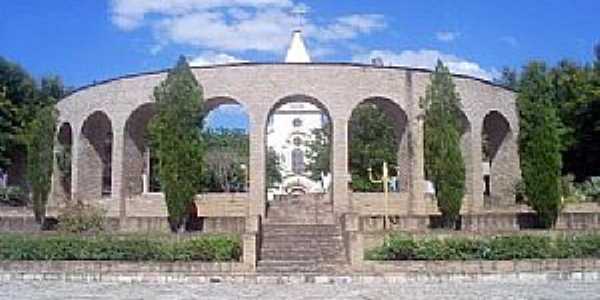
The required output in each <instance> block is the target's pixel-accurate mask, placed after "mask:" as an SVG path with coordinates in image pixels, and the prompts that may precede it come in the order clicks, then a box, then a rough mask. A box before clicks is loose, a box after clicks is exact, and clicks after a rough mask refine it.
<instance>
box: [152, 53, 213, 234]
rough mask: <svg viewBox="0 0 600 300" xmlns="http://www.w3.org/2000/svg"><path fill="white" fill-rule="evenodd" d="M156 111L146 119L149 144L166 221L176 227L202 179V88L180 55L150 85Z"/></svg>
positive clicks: (179, 226) (181, 223) (180, 226)
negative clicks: (163, 76)
mask: <svg viewBox="0 0 600 300" xmlns="http://www.w3.org/2000/svg"><path fill="white" fill-rule="evenodd" d="M154 100H155V101H156V104H157V114H156V116H155V117H154V118H153V119H152V121H151V123H150V137H151V142H152V146H153V148H154V149H155V151H156V156H157V159H158V161H159V177H160V184H161V188H162V190H163V192H164V194H165V201H166V203H167V211H168V215H169V224H170V225H171V229H172V230H173V231H178V230H180V228H182V225H183V224H184V222H185V221H186V219H187V216H188V210H189V209H190V207H191V205H192V203H193V199H194V196H195V195H196V193H197V192H198V187H199V186H200V184H201V182H202V167H203V159H202V158H203V150H204V147H203V143H202V139H201V136H200V132H199V131H198V127H197V126H198V124H199V123H200V124H202V123H203V122H202V118H201V119H200V122H198V116H202V113H203V111H202V109H203V92H202V87H201V86H200V85H199V84H198V82H197V81H196V78H195V77H194V74H192V71H191V70H190V67H189V65H188V63H187V61H186V59H185V58H184V57H183V56H182V57H180V59H179V61H178V62H177V65H176V66H175V67H174V68H173V69H171V70H170V71H169V74H168V75H167V78H166V79H165V80H164V81H163V82H161V83H160V84H159V85H158V86H157V87H155V88H154Z"/></svg>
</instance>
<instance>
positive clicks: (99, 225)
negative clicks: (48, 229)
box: [58, 203, 106, 233]
mask: <svg viewBox="0 0 600 300" xmlns="http://www.w3.org/2000/svg"><path fill="white" fill-rule="evenodd" d="M105 215H106V211H105V210H104V209H101V208H98V207H95V206H92V205H88V204H83V203H75V204H67V206H65V207H64V208H62V209H61V211H60V213H59V215H58V230H59V231H62V232H68V233H83V232H100V231H103V230H104V220H105Z"/></svg>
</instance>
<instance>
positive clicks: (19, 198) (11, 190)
mask: <svg viewBox="0 0 600 300" xmlns="http://www.w3.org/2000/svg"><path fill="white" fill-rule="evenodd" d="M0 203H2V204H6V205H10V206H26V205H27V193H25V191H24V190H23V189H22V188H20V187H18V186H7V187H0Z"/></svg>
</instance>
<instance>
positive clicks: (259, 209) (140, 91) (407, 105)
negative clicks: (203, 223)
mask: <svg viewBox="0 0 600 300" xmlns="http://www.w3.org/2000/svg"><path fill="white" fill-rule="evenodd" d="M193 72H194V74H195V75H196V77H197V78H198V81H199V82H200V83H201V84H202V85H203V87H204V91H205V98H206V99H207V100H208V101H209V102H211V101H213V102H214V101H218V102H219V103H220V102H223V101H224V100H223V99H225V100H227V101H229V102H231V101H235V102H237V103H240V104H241V105H242V106H244V108H245V109H246V111H247V112H248V115H249V133H250V134H249V135H250V153H251V154H250V166H249V170H250V174H249V175H250V176H249V180H250V191H249V195H248V199H249V201H248V206H247V210H246V212H245V215H250V216H252V215H264V213H265V199H266V195H265V189H264V186H265V178H264V174H265V142H266V138H265V126H266V123H267V118H268V115H269V112H270V111H271V110H272V108H273V107H276V106H277V105H279V104H281V102H282V99H289V98H290V97H292V96H297V95H302V96H306V97H310V98H313V99H316V100H317V101H318V102H319V104H320V105H321V106H322V107H323V108H325V109H326V110H327V112H328V113H329V115H330V116H331V120H332V124H333V134H332V137H333V138H332V139H333V152H332V171H333V185H332V186H333V191H332V194H333V200H334V211H335V212H336V214H338V215H341V214H343V213H346V212H349V211H351V210H353V209H354V208H353V207H358V206H360V205H358V206H357V205H353V204H352V199H353V198H354V197H353V196H352V193H351V191H350V190H349V187H348V182H349V180H350V174H349V170H348V120H349V118H350V116H351V113H352V110H353V109H354V108H355V107H356V106H357V105H358V104H359V103H361V102H363V101H365V100H366V99H373V98H378V99H386V101H390V102H391V103H393V104H395V105H396V106H397V107H398V108H399V109H401V110H402V111H403V112H405V113H406V117H407V120H406V121H407V123H406V124H407V126H406V130H405V134H403V138H402V143H401V149H402V152H403V153H409V154H410V156H409V159H407V158H406V157H403V156H400V158H401V159H400V162H401V163H402V164H406V166H403V167H405V168H403V172H406V174H409V175H404V174H403V176H405V177H407V178H409V182H408V184H407V188H408V191H407V193H408V195H409V200H408V205H407V206H406V207H403V208H402V209H405V210H406V212H407V213H408V214H412V215H426V214H428V212H427V205H428V204H427V202H426V201H425V199H424V196H423V184H422V181H423V179H424V174H423V153H422V152H423V142H422V139H423V132H422V126H423V121H422V116H423V111H422V109H421V108H420V107H419V105H418V101H419V98H420V97H422V96H424V94H425V89H426V87H427V85H428V84H429V72H427V71H423V70H413V69H405V68H391V67H390V68H387V67H374V66H370V65H349V64H238V65H229V66H215V67H202V68H194V70H193ZM165 75H166V74H165V73H164V72H159V73H149V74H141V75H136V76H130V77H124V78H120V79H115V80H111V81H107V82H104V83H100V84H97V85H94V86H90V87H87V88H83V89H80V90H79V91H77V92H75V93H73V94H72V95H70V96H68V97H66V98H65V99H63V100H62V101H60V102H59V103H58V105H57V107H58V109H59V111H60V118H61V120H62V121H68V122H69V123H70V124H72V126H73V132H74V138H73V141H74V147H73V149H74V151H73V182H74V183H76V184H74V185H73V187H72V189H73V195H74V197H79V198H82V197H92V196H94V195H96V194H98V193H97V190H94V189H95V188H96V189H97V185H98V183H97V182H98V181H97V180H96V179H97V178H96V177H95V176H94V175H93V172H94V171H93V170H95V169H94V168H95V167H97V166H96V165H97V164H96V163H93V162H94V160H90V156H89V153H93V152H91V151H89V148H90V147H89V142H88V140H87V139H85V138H83V137H82V128H83V124H84V121H85V120H86V119H87V118H88V117H89V116H90V115H91V114H92V113H93V112H95V111H103V112H104V113H105V114H106V115H107V116H108V119H109V120H110V123H111V125H112V131H113V133H114V140H113V152H112V195H111V196H112V199H113V200H114V201H115V202H118V203H120V204H119V209H120V213H121V215H122V216H123V217H124V216H126V215H127V214H128V212H127V201H128V200H127V199H128V194H129V192H126V191H137V190H139V188H133V189H130V188H128V185H129V183H128V182H131V180H128V179H127V178H133V177H135V176H137V175H135V174H133V175H131V176H128V175H127V174H128V172H130V171H133V172H134V173H138V172H137V169H136V168H132V167H131V166H132V165H131V162H132V157H139V156H136V155H135V153H133V152H131V153H130V151H125V149H134V150H135V148H136V147H131V141H130V140H128V136H127V130H126V128H127V126H126V124H127V122H128V120H129V119H130V118H131V116H132V113H133V112H134V111H136V109H138V108H140V107H141V106H143V105H144V104H148V103H152V98H151V94H152V89H153V88H154V87H155V86H156V85H158V83H159V82H160V81H161V80H163V79H164V78H165ZM455 83H456V87H457V91H458V92H459V93H460V95H461V97H462V100H463V107H464V114H465V116H466V118H467V119H468V122H469V124H470V136H469V141H467V142H466V145H465V147H464V149H463V151H464V155H465V157H468V158H469V159H468V161H471V162H473V163H472V165H471V166H470V168H469V169H470V172H469V176H468V177H467V179H468V181H467V185H468V187H469V188H468V189H467V190H468V191H469V193H470V195H469V196H470V197H468V199H469V202H468V203H467V208H466V209H467V210H468V211H470V212H477V211H479V210H480V209H481V208H482V207H483V186H482V180H481V178H482V175H481V164H480V163H479V162H481V160H482V157H481V132H482V127H483V118H484V117H485V115H487V114H488V112H490V111H497V112H498V113H499V114H501V115H502V116H503V117H504V118H505V119H506V120H507V121H508V123H509V124H510V127H511V129H512V135H513V137H514V138H516V137H517V135H518V125H517V124H518V122H517V113H516V107H515V94H514V93H513V92H511V91H509V90H506V89H504V88H500V87H497V86H494V85H492V84H490V83H486V82H483V81H481V80H476V79H471V78H467V77H464V76H456V77H455ZM404 142H406V144H404ZM511 145H512V144H511ZM467 146H468V147H467ZM503 149H505V150H503V151H504V152H503V155H505V156H506V160H505V161H507V162H508V161H510V162H517V163H513V164H510V165H508V167H506V168H499V169H498V172H500V173H502V174H501V175H502V176H501V177H502V178H505V179H503V180H505V181H506V182H508V181H511V182H512V181H515V180H516V179H517V178H518V177H519V173H520V172H519V170H518V153H517V152H516V148H515V147H512V146H510V147H509V146H507V147H505V148H503ZM134 152H136V153H139V152H138V151H137V150H135V151H134ZM92 158H93V156H92ZM92 164H93V166H92ZM90 200H91V199H90ZM503 201H504V200H503ZM505 201H507V202H510V201H512V199H511V198H506V200H505ZM373 205H376V204H373Z"/></svg>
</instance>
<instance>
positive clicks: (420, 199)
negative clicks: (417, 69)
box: [405, 71, 427, 215]
mask: <svg viewBox="0 0 600 300" xmlns="http://www.w3.org/2000/svg"><path fill="white" fill-rule="evenodd" d="M405 95H406V103H407V105H408V109H409V111H408V139H409V140H408V143H409V144H408V147H409V153H410V154H411V155H412V157H411V158H412V159H411V160H410V162H411V165H410V200H409V201H410V205H409V210H410V211H409V213H410V214H411V215H425V214H427V202H426V201H425V195H424V184H425V156H424V148H423V121H424V119H423V117H424V116H425V112H424V111H423V110H422V109H421V107H420V106H419V95H417V94H416V91H415V90H414V89H413V84H412V73H411V72H410V71H407V72H406V93H405Z"/></svg>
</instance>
